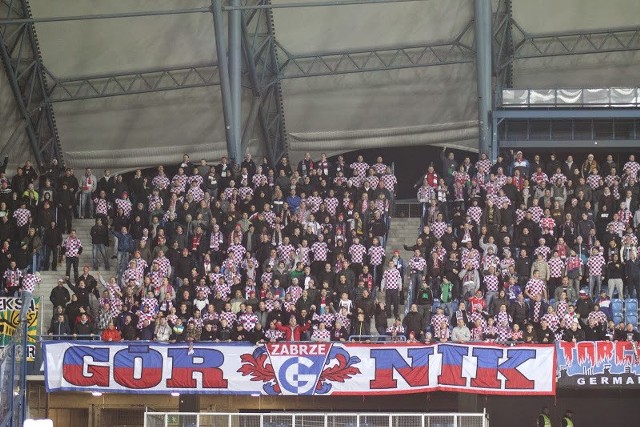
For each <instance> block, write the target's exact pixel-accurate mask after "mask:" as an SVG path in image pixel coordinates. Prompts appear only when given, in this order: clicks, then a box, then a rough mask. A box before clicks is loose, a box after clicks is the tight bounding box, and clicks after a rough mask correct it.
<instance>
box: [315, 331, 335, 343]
mask: <svg viewBox="0 0 640 427" xmlns="http://www.w3.org/2000/svg"><path fill="white" fill-rule="evenodd" d="M330 339H331V332H329V330H328V329H315V330H314V331H313V333H312V334H311V341H321V342H324V341H330Z"/></svg>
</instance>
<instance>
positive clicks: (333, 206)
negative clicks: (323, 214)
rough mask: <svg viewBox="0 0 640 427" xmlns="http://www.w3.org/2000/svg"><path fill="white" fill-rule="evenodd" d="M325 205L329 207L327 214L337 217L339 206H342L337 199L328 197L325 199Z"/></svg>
mask: <svg viewBox="0 0 640 427" xmlns="http://www.w3.org/2000/svg"><path fill="white" fill-rule="evenodd" d="M324 204H325V205H326V206H327V212H329V215H331V216H335V215H336V213H337V212H338V205H339V204H340V202H339V201H338V199H337V198H335V197H327V198H326V199H324Z"/></svg>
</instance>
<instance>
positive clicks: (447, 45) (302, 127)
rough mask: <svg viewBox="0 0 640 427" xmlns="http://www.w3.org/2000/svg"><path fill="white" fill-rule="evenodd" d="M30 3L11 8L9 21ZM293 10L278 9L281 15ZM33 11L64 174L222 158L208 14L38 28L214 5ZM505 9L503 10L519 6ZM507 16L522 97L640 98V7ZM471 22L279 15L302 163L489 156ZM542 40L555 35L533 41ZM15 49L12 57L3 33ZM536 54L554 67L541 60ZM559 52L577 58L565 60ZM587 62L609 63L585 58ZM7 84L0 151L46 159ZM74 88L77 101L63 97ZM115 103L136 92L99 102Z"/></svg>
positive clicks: (376, 9) (446, 5)
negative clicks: (69, 169) (411, 154)
mask: <svg viewBox="0 0 640 427" xmlns="http://www.w3.org/2000/svg"><path fill="white" fill-rule="evenodd" d="M23 2H24V0H22V1H18V0H15V1H13V2H12V1H11V0H0V12H2V13H3V14H4V13H5V11H6V10H7V7H8V5H12V6H13V7H18V5H22V4H23ZM292 2H294V0H273V1H272V3H273V4H274V5H276V6H278V5H280V6H281V5H284V4H289V3H292ZM297 2H298V3H300V2H303V1H302V0H297ZM29 3H30V7H31V11H30V12H31V17H32V18H34V19H35V20H36V22H35V23H34V24H33V25H34V26H35V30H36V32H37V38H38V40H39V46H38V47H39V50H40V53H41V65H42V66H43V76H44V79H45V80H46V85H47V92H48V98H47V99H46V100H43V101H42V103H41V106H42V105H50V106H51V108H52V116H53V117H54V120H55V123H54V125H55V127H56V128H57V132H58V136H59V141H60V146H61V149H62V155H63V157H64V160H65V162H66V163H67V164H69V165H72V166H74V167H85V166H90V167H95V168H99V167H106V166H109V167H112V168H114V169H118V170H126V169H131V168H133V167H136V166H153V165H156V164H159V163H175V162H176V160H177V159H179V158H180V155H181V154H182V153H183V152H188V153H191V154H192V157H193V158H200V157H203V158H207V159H215V158H218V157H220V156H221V155H223V154H224V153H226V147H227V146H226V140H225V122H224V119H223V111H222V98H221V94H220V86H219V85H217V83H218V75H217V68H216V66H215V64H216V63H217V61H218V58H217V55H216V47H215V35H214V26H213V20H212V15H211V13H209V12H207V11H203V12H201V13H183V14H177V15H162V14H157V15H154V16H138V17H127V18H119V19H95V20H93V19H92V20H77V21H76V20H74V21H61V22H39V20H43V18H47V17H69V16H79V15H95V14H112V13H128V12H139V11H151V10H153V11H162V10H175V9H176V8H178V7H179V8H180V9H203V10H204V8H207V7H209V6H210V3H209V2H208V1H207V0H183V1H181V2H179V5H176V2H174V1H169V0H132V1H126V2H123V1H119V0H103V1H100V2H95V1H86V0H84V1H78V0H57V1H54V2H52V1H50V0H31V1H30V2H29ZM243 3H244V2H243ZM493 3H494V5H493V6H494V11H497V10H502V9H500V8H504V7H505V4H507V5H508V3H509V2H505V1H504V0H494V2H493ZM510 3H511V6H512V18H513V21H512V22H513V23H514V25H513V26H512V30H511V31H512V34H513V44H514V46H512V48H516V49H520V50H516V53H518V52H519V53H520V56H521V58H520V59H513V60H512V61H509V64H510V66H512V68H511V73H512V78H511V79H512V82H511V84H512V86H513V87H522V88H526V87H590V86H593V87H604V86H637V84H638V83H637V75H638V74H637V67H638V65H640V53H638V51H637V50H636V49H638V48H639V47H638V46H637V45H638V43H639V41H638V38H640V35H638V33H637V30H638V28H637V27H638V22H637V17H638V16H640V2H637V1H636V0H612V1H609V2H602V1H599V0H565V1H563V2H561V3H558V2H557V1H554V0H538V1H535V2H531V1H528V0H512V1H511V2H510ZM3 7H4V9H3ZM4 16H5V15H0V19H2V18H4ZM25 16H26V17H27V18H28V15H23V17H25ZM473 18H474V2H473V0H423V1H409V2H406V1H403V2H392V3H387V2H383V3H379V4H354V5H339V6H330V7H314V8H307V7H305V8H301V7H295V8H276V9H273V22H272V23H273V28H274V35H275V40H277V47H274V49H275V50H277V51H278V59H279V61H280V63H279V65H280V69H279V76H280V77H281V78H282V80H280V83H279V85H280V88H281V100H282V103H283V104H282V108H283V112H284V122H285V123H286V134H287V137H288V138H287V139H288V149H289V153H290V155H291V156H292V157H293V158H294V159H296V158H298V157H299V156H301V155H302V153H304V152H306V151H311V152H315V153H316V155H317V154H319V153H320V152H327V153H329V154H336V153H340V152H346V151H351V150H356V149H361V148H371V147H389V146H392V145H397V146H407V145H420V144H447V145H449V146H452V147H458V148H462V149H467V150H475V149H477V140H478V102H477V93H476V66H475V62H474V53H473V47H474V42H473V40H474V34H473V33H474V31H473V24H472V20H473ZM498 18H499V16H498V14H496V21H495V22H496V24H494V25H495V26H496V27H497V23H498ZM5 24H6V22H5ZM634 26H635V27H634ZM3 27H4V26H0V28H3ZM7 28H9V29H12V28H17V27H9V26H7ZM607 28H616V29H617V28H622V29H624V30H628V31H627V32H623V31H622V30H620V31H619V32H618V33H616V34H617V37H618V38H619V39H620V43H621V46H623V47H625V48H620V49H616V48H615V46H614V47H610V46H609V44H610V43H616V41H615V40H613V42H612V41H611V40H612V39H608V38H607V37H608V36H606V34H609V32H604V33H602V34H605V35H602V34H601V35H599V36H598V35H597V34H596V35H594V34H593V33H594V32H595V30H601V29H607ZM633 31H635V33H634V32H633ZM537 34H543V35H546V36H549V34H552V35H553V37H547V38H546V39H545V38H543V37H542V38H540V39H536V40H533V42H534V44H532V43H529V42H530V41H532V39H531V38H530V36H531V35H537ZM571 34H573V36H571ZM585 34H586V36H585ZM598 34H600V33H598ZM633 34H635V35H633ZM558 35H560V37H562V36H566V38H565V39H562V40H560V39H558V37H555V36H558ZM528 37H529V39H528ZM585 37H586V38H585ZM496 38H499V36H498V34H496ZM3 40H4V41H5V44H9V43H8V40H9V35H8V34H7V32H4V35H3ZM558 40H560V44H559V43H558ZM535 43H544V46H545V47H546V48H548V47H549V46H551V49H556V50H555V51H553V52H556V53H557V54H554V55H553V56H551V55H548V53H549V52H551V51H548V50H547V51H544V52H540V50H539V49H538V52H537V53H536V52H534V53H531V51H532V50H535V49H536V47H535V46H536V45H535ZM562 43H564V44H565V45H566V46H569V48H568V49H566V50H567V51H566V52H565V51H563V50H562V49H564V48H563V47H562ZM532 46H533V47H532ZM558 46H560V47H558ZM566 46H565V47H566ZM527 49H529V50H527ZM580 49H583V50H585V51H587V52H588V53H593V52H598V51H602V52H605V53H599V54H589V55H586V54H580V55H576V54H575V53H578V51H579V50H580ZM545 52H546V53H545ZM515 56H516V57H517V56H518V55H515ZM296 58H297V59H299V60H300V61H299V62H297V61H296ZM301 64H302V65H301ZM435 64H445V65H438V66H431V65H435ZM381 69H382V70H381ZM374 70H375V71H374ZM8 75H9V74H7V73H4V72H3V73H0V147H2V148H0V150H1V151H2V153H6V154H9V155H10V157H11V163H12V164H18V163H22V162H24V160H26V159H28V158H30V159H33V158H34V154H33V150H32V147H31V145H30V138H29V135H28V133H27V131H26V128H27V126H25V124H26V122H25V120H24V118H23V117H24V116H23V114H22V111H21V108H20V106H19V104H18V103H16V100H15V96H14V95H15V94H14V93H13V91H12V85H11V81H10V80H11V79H10V78H8V77H7V76H8ZM18 77H19V76H18ZM88 78H91V79H89V81H88V82H87V79H88ZM118 79H120V80H118ZM172 79H173V80H172ZM181 79H184V80H181ZM245 80H246V79H245ZM65 82H71V83H69V85H74V84H75V85H76V86H74V88H75V89H78V90H77V91H76V92H73V91H66V92H65ZM123 82H124V83H123ZM89 83H90V84H93V85H94V86H95V87H91V85H88V84H89ZM178 83H180V84H181V85H182V86H184V87H183V88H181V89H180V90H161V91H154V90H152V89H154V88H155V89H158V88H163V87H165V86H164V85H166V87H172V88H173V87H175V86H177V85H178ZM118 84H120V86H118ZM82 85H84V86H82ZM108 85H111V86H110V87H109V86H108ZM243 86H245V87H244V89H243V91H242V123H244V122H245V120H246V119H247V117H248V116H249V115H250V112H251V110H252V108H251V105H252V98H253V94H252V91H251V90H250V84H248V83H247V81H244V83H243ZM136 88H138V89H136ZM110 91H111V92H110ZM118 91H121V92H134V93H133V94H128V95H121V96H109V97H97V96H93V95H91V94H92V93H98V92H100V93H102V94H104V93H105V92H109V93H110V94H112V95H113V94H116V93H117V92H118ZM65 98H67V99H69V98H71V99H73V100H65ZM47 101H59V102H52V103H51V104H48V102H47ZM243 126H244V125H243ZM258 128H259V127H258V126H250V129H249V131H248V132H247V135H246V141H247V147H248V148H249V150H250V151H251V152H252V153H253V154H254V155H264V154H266V150H265V148H264V144H263V143H262V142H261V141H262V140H263V135H262V134H261V133H260V132H259V130H258Z"/></svg>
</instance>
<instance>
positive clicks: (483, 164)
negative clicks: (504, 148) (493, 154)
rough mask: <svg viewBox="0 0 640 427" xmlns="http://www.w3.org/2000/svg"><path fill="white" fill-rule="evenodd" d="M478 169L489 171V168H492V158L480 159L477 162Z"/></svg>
mask: <svg viewBox="0 0 640 427" xmlns="http://www.w3.org/2000/svg"><path fill="white" fill-rule="evenodd" d="M476 169H478V170H479V171H480V170H483V171H485V172H486V171H488V170H489V169H491V160H489V159H480V160H478V161H477V162H476Z"/></svg>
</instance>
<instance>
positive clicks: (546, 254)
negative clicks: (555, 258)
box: [533, 245, 551, 261]
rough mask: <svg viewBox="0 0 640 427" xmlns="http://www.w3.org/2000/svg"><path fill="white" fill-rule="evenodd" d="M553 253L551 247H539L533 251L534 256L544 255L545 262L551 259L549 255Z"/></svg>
mask: <svg viewBox="0 0 640 427" xmlns="http://www.w3.org/2000/svg"><path fill="white" fill-rule="evenodd" d="M550 253H551V248H550V247H549V246H545V245H542V246H538V247H537V248H536V249H535V250H534V251H533V255H534V256H536V257H537V256H538V255H542V258H544V260H545V261H546V260H548V259H549V254H550Z"/></svg>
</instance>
